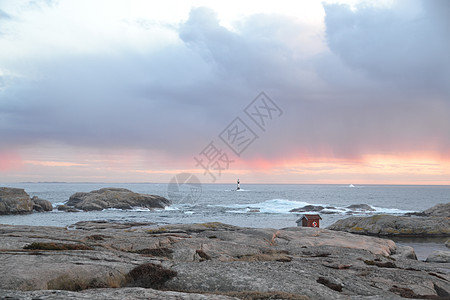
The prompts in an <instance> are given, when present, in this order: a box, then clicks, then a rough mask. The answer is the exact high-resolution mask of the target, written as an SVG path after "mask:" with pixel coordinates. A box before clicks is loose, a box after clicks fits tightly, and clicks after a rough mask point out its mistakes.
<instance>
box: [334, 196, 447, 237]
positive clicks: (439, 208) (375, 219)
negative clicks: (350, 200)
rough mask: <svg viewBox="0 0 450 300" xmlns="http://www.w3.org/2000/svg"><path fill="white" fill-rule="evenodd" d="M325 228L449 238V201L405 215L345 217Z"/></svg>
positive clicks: (352, 231)
mask: <svg viewBox="0 0 450 300" xmlns="http://www.w3.org/2000/svg"><path fill="white" fill-rule="evenodd" d="M327 228H328V229H330V230H336V231H345V232H350V233H356V234H364V235H374V236H404V237H406V236H410V237H415V236H417V237H450V202H449V203H446V204H438V205H436V206H434V207H432V208H429V209H427V210H425V211H423V212H421V213H409V214H406V215H405V216H393V215H374V216H370V217H349V218H346V219H342V220H338V221H337V222H336V223H334V224H332V225H330V226H328V227H327Z"/></svg>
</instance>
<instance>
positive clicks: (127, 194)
mask: <svg viewBox="0 0 450 300" xmlns="http://www.w3.org/2000/svg"><path fill="white" fill-rule="evenodd" d="M65 204H66V206H70V207H73V208H75V209H79V210H84V211H92V210H103V209H105V208H117V209H132V208H134V207H141V208H149V209H153V208H164V207H166V206H168V205H170V204H171V202H170V200H168V199H166V198H164V197H161V196H156V195H147V194H139V193H134V192H132V191H130V190H127V189H123V188H104V189H100V190H96V191H92V192H89V193H82V192H79V193H75V194H73V195H72V196H70V199H69V200H68V201H67V202H66V203H65Z"/></svg>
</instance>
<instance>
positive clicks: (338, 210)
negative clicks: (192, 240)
mask: <svg viewBox="0 0 450 300" xmlns="http://www.w3.org/2000/svg"><path fill="white" fill-rule="evenodd" d="M307 205H312V206H323V207H324V209H323V210H321V211H305V212H291V210H292V209H295V208H303V207H305V206H307ZM209 206H217V207H225V208H230V209H229V210H226V212H228V213H236V214H246V213H267V214H291V213H297V214H298V213H314V214H316V213H318V214H321V213H322V214H341V215H345V214H349V213H350V214H351V215H374V214H393V215H402V214H405V213H408V212H412V211H409V210H401V209H396V208H384V207H375V206H372V205H369V206H370V207H371V208H372V209H374V211H369V210H358V209H350V208H348V207H346V206H348V205H346V206H336V205H327V204H319V203H314V204H312V203H308V202H303V201H292V200H287V199H272V200H267V201H263V202H258V203H247V204H229V205H226V204H221V205H209Z"/></svg>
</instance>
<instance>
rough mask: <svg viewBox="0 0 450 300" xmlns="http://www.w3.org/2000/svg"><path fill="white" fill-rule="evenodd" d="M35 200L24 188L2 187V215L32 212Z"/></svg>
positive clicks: (0, 197) (0, 208) (0, 207)
mask: <svg viewBox="0 0 450 300" xmlns="http://www.w3.org/2000/svg"><path fill="white" fill-rule="evenodd" d="M32 212H33V202H32V201H31V199H30V196H29V195H28V194H27V193H26V192H25V190H24V189H16V188H8V187H0V215H12V214H30V213H32Z"/></svg>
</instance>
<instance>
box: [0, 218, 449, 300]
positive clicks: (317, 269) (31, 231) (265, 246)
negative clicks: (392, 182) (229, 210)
mask: <svg viewBox="0 0 450 300" xmlns="http://www.w3.org/2000/svg"><path fill="white" fill-rule="evenodd" d="M31 243H36V244H35V245H37V246H39V245H44V246H46V247H50V248H46V249H52V248H51V246H52V245H53V246H55V245H56V246H58V247H59V246H60V245H66V244H70V245H75V246H76V247H74V249H77V247H78V248H80V249H85V250H63V251H57V250H25V249H23V248H24V246H26V245H29V244H31ZM52 243H53V244H52ZM80 245H82V246H83V247H81V246H80ZM58 247H55V249H56V248H58ZM66 248H67V249H72V248H71V247H66ZM58 249H60V248H58ZM86 249H91V250H86ZM413 254H414V253H413V251H412V250H411V249H410V248H405V247H399V246H397V245H396V244H395V243H394V242H393V241H391V240H387V239H381V238H376V237H370V236H362V235H354V234H351V233H346V232H338V231H332V230H327V229H321V228H302V227H292V228H284V229H280V230H277V229H269V228H244V227H237V226H231V225H226V224H222V223H203V224H180V225H166V226H154V225H153V226H152V225H151V224H147V223H145V224H144V223H134V224H133V223H128V224H118V223H107V222H83V223H78V224H76V225H75V226H71V227H70V228H58V227H38V226H36V227H33V226H12V225H0V261H2V264H0V289H3V290H21V291H23V290H38V289H43V290H45V289H53V290H71V291H72V292H60V291H50V292H44V291H43V292H42V293H44V294H43V296H44V295H45V297H53V296H52V295H54V293H62V294H60V296H61V297H60V298H68V297H72V296H73V295H74V296H73V297H76V296H77V295H79V297H78V298H79V299H84V298H83V297H85V298H90V299H96V298H92V297H90V296H91V295H94V294H95V293H94V292H92V291H93V290H92V289H93V288H105V289H101V290H98V289H96V290H95V291H96V292H98V293H100V294H99V295H102V296H101V297H102V298H109V299H118V298H120V297H121V296H123V295H125V294H122V293H123V291H129V292H130V295H133V297H134V295H136V296H135V297H136V299H140V298H139V297H141V296H140V295H142V298H145V297H147V298H151V299H160V298H158V297H160V296H159V294H158V295H156V294H155V296H153V295H152V294H148V295H149V296H147V294H145V293H144V292H143V290H141V289H131V290H129V288H130V287H129V285H130V281H129V274H130V273H131V272H130V271H131V270H133V269H135V268H136V267H137V266H143V265H147V264H152V265H157V266H159V267H160V268H161V270H168V271H167V272H169V273H171V274H174V276H171V277H170V278H167V279H166V280H165V281H163V282H161V283H160V285H159V287H158V289H162V290H164V293H172V292H168V291H177V292H184V293H189V294H186V295H184V294H176V293H174V294H173V295H172V294H161V295H164V296H161V299H162V298H163V297H165V299H221V298H219V296H223V297H226V296H227V297H237V298H241V299H242V298H245V295H247V296H248V295H251V296H252V297H253V298H255V299H261V298H262V299H301V300H304V299H319V300H320V299H401V295H403V296H404V295H409V296H414V297H413V298H421V297H422V298H423V297H428V298H430V297H434V299H447V298H448V297H450V293H449V291H450V275H449V269H450V264H449V263H433V262H428V263H427V262H420V261H417V260H415V259H411V257H412V258H414V255H413ZM159 267H158V268H159ZM144 273H145V272H144ZM144 273H143V275H142V276H143V277H142V278H141V279H142V280H141V281H142V282H144V281H145V276H147V275H146V274H144ZM151 276H153V275H151ZM152 278H153V277H152ZM113 287H114V288H116V289H112V290H110V289H109V288H113ZM138 287H141V286H138ZM83 289H86V290H84V291H81V292H75V291H78V290H83ZM91 292H92V294H90V293H91ZM147 292H148V293H163V292H162V291H154V290H153V291H152V290H148V291H147ZM8 293H22V292H8ZM30 293H31V294H30V295H33V294H32V293H34V292H30ZM36 293H40V292H36ZM48 293H53V294H48ZM64 293H67V294H64ZM102 293H105V294H102ZM114 293H117V295H119V296H117V295H116V294H114ZM191 293H194V294H191ZM211 294H213V295H212V296H211ZM20 295H24V296H26V297H28V296H27V295H28V294H20ZM37 295H38V294H37ZM66 295H67V297H66ZM85 295H89V296H85ZM114 295H116V296H114ZM127 296H128V294H127ZM30 297H31V296H30ZM39 297H40V296H39ZM114 297H116V298H114ZM130 297H132V296H130ZM170 297H172V298H170ZM177 297H178V298H177ZM183 297H185V298H183ZM186 297H187V298H186ZM189 297H192V298H189ZM199 297H200V298H199ZM201 297H211V298H201ZM257 297H259V298H257ZM264 297H265V298H264ZM269 297H271V298H269ZM56 298H57V297H56ZM44 299H45V298H44ZM48 299H54V298H48ZM223 299H227V298H223Z"/></svg>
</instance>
